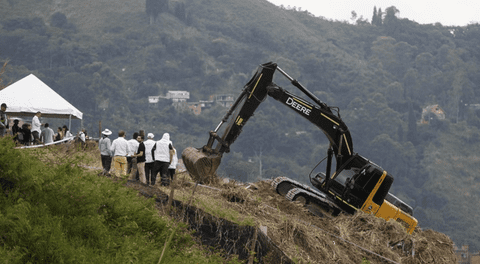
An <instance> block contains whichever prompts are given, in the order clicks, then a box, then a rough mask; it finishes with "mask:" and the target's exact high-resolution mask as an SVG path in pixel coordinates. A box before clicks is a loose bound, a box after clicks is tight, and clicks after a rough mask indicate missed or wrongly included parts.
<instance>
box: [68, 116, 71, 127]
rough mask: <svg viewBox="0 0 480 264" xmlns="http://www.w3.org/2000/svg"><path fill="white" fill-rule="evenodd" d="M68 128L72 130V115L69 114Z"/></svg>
mask: <svg viewBox="0 0 480 264" xmlns="http://www.w3.org/2000/svg"><path fill="white" fill-rule="evenodd" d="M68 129H70V131H72V115H69V116H68Z"/></svg>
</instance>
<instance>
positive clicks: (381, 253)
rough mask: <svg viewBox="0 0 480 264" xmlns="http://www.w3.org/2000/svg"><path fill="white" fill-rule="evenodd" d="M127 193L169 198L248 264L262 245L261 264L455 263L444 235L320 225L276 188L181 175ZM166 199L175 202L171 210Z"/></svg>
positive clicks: (337, 222) (206, 239)
mask: <svg viewBox="0 0 480 264" xmlns="http://www.w3.org/2000/svg"><path fill="white" fill-rule="evenodd" d="M127 186H128V187H131V188H135V189H137V190H138V191H139V192H140V193H141V194H143V195H146V196H156V197H165V199H163V203H162V199H158V202H159V205H160V206H159V209H160V210H161V211H163V212H172V213H171V216H172V217H174V218H177V219H178V220H179V221H183V220H186V219H189V221H188V222H189V225H190V227H191V228H193V229H194V230H195V231H197V234H198V236H199V237H200V238H201V241H202V243H205V244H207V245H210V246H221V247H223V249H224V250H225V252H230V253H232V254H238V255H240V258H241V259H242V258H243V259H244V258H246V257H247V256H248V251H249V250H250V252H251V251H253V250H252V244H253V243H252V242H253V241H255V242H256V248H255V254H256V257H257V260H259V261H261V262H262V263H278V261H279V260H278V259H277V261H274V262H271V258H272V256H275V257H277V258H278V257H281V256H285V258H284V259H283V261H282V263H291V262H290V261H294V262H295V263H362V261H365V260H368V261H370V263H432V262H435V263H455V262H456V256H455V252H454V249H453V242H452V241H451V239H450V238H449V237H448V236H446V235H444V234H441V233H438V232H435V231H432V230H422V229H421V227H419V228H417V229H416V230H415V232H414V233H413V234H412V235H409V234H407V233H406V232H405V229H404V228H403V227H402V226H401V225H400V224H398V223H397V222H395V221H388V222H387V221H385V220H383V219H379V218H376V217H373V216H371V215H366V214H364V213H361V212H360V213H358V214H356V215H354V216H350V215H341V216H339V217H325V218H320V217H317V216H314V215H312V214H311V213H310V212H308V211H307V210H306V209H305V208H304V207H303V206H301V205H299V204H296V203H291V202H288V201H287V200H286V199H284V198H283V197H281V196H280V195H278V194H277V193H276V192H275V190H273V188H272V187H271V185H270V182H269V181H261V182H257V183H254V184H242V183H237V182H231V181H230V182H229V181H227V180H220V181H219V182H218V183H215V184H213V185H210V186H207V185H200V186H198V187H197V188H195V184H194V183H193V182H192V181H191V178H190V176H189V175H188V173H187V172H185V171H184V172H180V173H178V174H177V180H176V182H175V184H174V185H172V186H171V187H147V186H144V185H142V184H140V183H138V182H129V183H127ZM167 194H168V195H170V197H173V199H174V200H175V202H173V203H172V204H173V205H174V206H173V210H172V211H170V209H169V207H168V202H167V198H166V196H167ZM161 204H165V205H167V206H166V207H165V206H164V205H161ZM185 208H188V210H185ZM186 212H187V213H186ZM187 216H188V217H187ZM232 234H235V235H237V237H235V236H233V238H232V236H231V235H232ZM265 241H268V242H270V243H265ZM262 243H264V244H262ZM262 246H263V248H262ZM266 247H267V248H266ZM282 252H283V253H282ZM283 254H284V255H283Z"/></svg>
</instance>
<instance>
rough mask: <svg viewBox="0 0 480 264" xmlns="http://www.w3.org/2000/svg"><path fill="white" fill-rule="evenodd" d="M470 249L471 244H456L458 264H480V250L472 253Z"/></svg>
mask: <svg viewBox="0 0 480 264" xmlns="http://www.w3.org/2000/svg"><path fill="white" fill-rule="evenodd" d="M469 249H470V247H469V245H463V246H462V247H461V248H457V247H456V246H455V254H456V255H457V259H458V262H457V263H458V264H480V254H479V253H478V252H477V253H470V250H469Z"/></svg>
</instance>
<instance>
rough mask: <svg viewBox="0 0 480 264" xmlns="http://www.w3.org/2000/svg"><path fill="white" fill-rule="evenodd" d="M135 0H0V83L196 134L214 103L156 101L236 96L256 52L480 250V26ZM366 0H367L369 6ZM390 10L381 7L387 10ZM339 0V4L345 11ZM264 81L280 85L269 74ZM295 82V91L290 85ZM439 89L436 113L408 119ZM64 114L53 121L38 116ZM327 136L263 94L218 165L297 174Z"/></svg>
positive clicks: (224, 169) (240, 176)
mask: <svg viewBox="0 0 480 264" xmlns="http://www.w3.org/2000/svg"><path fill="white" fill-rule="evenodd" d="M146 2H147V1H146V0H145V1H132V0H103V1H90V0H88V1H73V0H41V1H37V0H22V1H12V0H0V5H1V6H2V8H0V63H1V65H3V63H4V62H5V61H8V64H7V68H6V70H5V73H4V75H3V78H4V82H3V83H4V84H8V83H10V82H14V81H16V80H18V79H20V78H23V77H24V76H26V75H27V74H29V73H34V74H35V75H37V76H38V77H39V78H40V79H41V80H42V81H44V82H45V83H47V84H48V85H49V86H50V87H52V88H53V89H54V90H55V91H56V92H58V93H59V94H60V95H61V96H63V97H64V98H65V99H67V100H68V101H70V102H71V103H72V104H73V105H74V106H76V107H77V108H79V109H80V110H81V111H83V113H84V120H82V122H74V123H73V127H72V128H71V130H72V131H74V132H76V131H79V130H80V128H81V127H82V126H83V127H85V128H86V129H87V131H88V133H89V135H91V136H94V137H96V136H98V134H97V131H98V130H99V127H98V126H99V121H101V124H102V127H103V128H109V129H111V130H112V131H118V130H120V129H123V130H126V131H127V138H130V137H131V135H132V133H133V132H134V131H138V130H140V129H143V130H145V131H147V132H152V133H154V134H155V135H157V137H158V136H159V135H161V134H162V133H164V132H169V133H170V134H171V135H172V140H173V141H174V143H175V145H176V148H177V149H178V150H179V151H181V150H183V149H184V148H186V147H190V146H193V147H201V146H203V145H204V144H205V143H206V140H207V138H208V131H210V130H212V129H213V128H215V126H216V125H217V124H218V123H219V122H220V120H221V118H222V117H223V115H224V114H225V112H226V111H227V109H226V108H224V107H221V106H215V107H212V108H205V109H202V114H201V115H199V116H196V115H193V114H192V113H190V112H189V111H181V110H178V107H175V106H173V105H172V104H171V102H170V101H166V100H165V101H161V102H160V103H158V104H157V105H152V104H149V103H148V100H147V98H148V96H151V95H164V94H165V93H166V92H167V91H169V90H182V91H188V92H189V93H190V99H189V102H198V101H200V100H206V99H208V98H209V97H210V96H211V95H214V94H223V93H228V94H234V95H237V94H238V93H239V92H240V91H241V88H242V87H243V85H244V84H245V83H246V82H247V81H248V80H249V79H250V77H251V74H252V72H253V71H254V70H255V69H256V67H257V66H258V65H259V64H261V63H265V62H268V61H274V62H277V63H278V64H279V66H280V67H281V68H282V69H284V70H285V71H287V73H289V74H290V75H291V76H292V77H293V78H295V79H297V80H299V81H300V82H301V83H302V84H303V85H304V86H306V87H307V88H308V89H309V90H310V91H312V92H313V93H314V94H315V95H316V96H318V97H319V98H320V100H322V101H324V102H325V103H327V104H328V105H329V106H332V107H339V109H340V110H341V111H340V113H341V117H342V118H343V120H344V121H345V123H346V124H347V125H348V128H349V130H350V132H351V134H352V137H353V142H354V152H358V153H360V154H361V155H363V156H365V157H367V158H368V159H370V160H372V161H373V162H375V163H377V164H379V165H380V166H382V167H383V168H384V169H385V170H387V171H388V172H390V173H391V174H392V175H393V176H394V177H395V182H394V183H393V186H392V189H391V190H392V192H393V193H394V194H395V195H396V196H398V197H399V198H401V199H402V200H404V201H406V202H407V203H408V204H410V205H411V206H412V207H414V214H415V216H416V217H417V218H418V220H419V221H420V225H421V226H422V227H423V228H426V229H427V228H428V229H433V230H435V231H437V232H442V233H445V234H447V235H448V236H449V237H451V238H452V240H453V241H455V243H456V245H457V246H461V245H463V244H468V245H470V249H472V250H474V251H476V250H479V249H480V242H479V241H480V239H479V238H478V233H479V230H480V224H479V223H478V221H476V219H477V217H476V216H477V215H478V214H479V209H478V206H477V205H478V197H479V195H480V194H479V193H478V190H477V189H478V188H477V187H478V186H477V185H478V184H477V182H478V168H479V167H480V165H479V162H480V161H479V160H478V159H476V158H475V155H473V154H472V153H476V151H477V150H476V143H477V141H476V138H478V135H480V132H479V130H478V129H479V128H480V111H479V110H478V109H477V107H476V105H477V104H478V103H479V102H480V77H479V76H480V74H479V72H480V50H479V46H478V43H479V41H480V26H479V25H478V24H472V25H468V26H466V27H455V28H452V27H444V26H442V25H441V24H438V23H437V24H434V25H420V24H418V23H415V22H413V21H410V20H408V19H398V18H397V17H396V16H395V13H393V15H392V13H391V12H390V13H389V12H387V9H388V8H384V10H385V11H386V15H385V16H384V18H383V21H380V23H379V24H375V25H372V24H371V23H369V22H368V21H363V22H362V21H357V23H356V24H355V25H353V24H348V23H342V22H337V21H328V20H325V19H322V18H319V17H314V16H312V15H311V14H309V13H308V12H305V11H296V10H287V9H282V8H279V7H276V6H274V5H273V4H270V3H269V2H267V1H257V0H246V1H233V0H201V1H191V0H184V1H180V0H178V1H173V0H170V1H165V2H168V8H164V9H163V10H161V12H159V14H158V16H157V17H156V19H155V20H154V21H153V23H150V22H152V20H151V17H149V15H148V14H147V13H146ZM372 10H373V7H372ZM388 10H392V9H388ZM350 11H351V10H347V12H350ZM274 82H275V83H277V84H278V85H280V86H282V87H285V88H287V89H291V88H292V86H291V84H290V83H289V82H288V81H287V80H286V79H285V78H283V77H282V76H281V75H280V74H278V75H276V76H275V79H274ZM292 91H293V92H294V93H300V92H298V91H296V90H295V89H292ZM433 104H438V105H439V106H440V107H441V108H442V109H443V110H444V111H445V113H446V119H445V120H432V121H431V123H430V124H428V125H425V124H420V123H419V120H420V118H421V113H422V108H424V107H426V106H428V105H433ZM45 121H47V122H49V123H51V124H52V125H53V126H62V125H64V123H65V120H44V122H45ZM328 144H329V142H328V140H327V139H326V138H325V135H323V133H322V131H320V130H319V129H318V128H316V127H315V126H313V125H312V124H311V123H310V122H308V121H306V120H300V119H299V118H298V115H296V113H295V112H292V111H289V110H286V109H285V108H283V106H281V105H279V104H277V103H276V102H274V101H273V100H270V99H268V100H266V101H265V102H264V103H263V104H262V105H261V106H260V107H259V109H258V111H257V112H256V113H255V116H254V117H253V118H252V119H251V120H250V121H249V123H248V125H246V126H245V127H244V130H243V133H242V135H240V136H239V138H238V140H237V141H236V142H235V144H233V145H232V147H231V152H230V153H229V154H228V155H225V157H224V160H223V161H222V165H221V166H220V168H219V175H221V176H222V177H226V178H232V179H235V180H237V181H239V182H257V181H263V180H266V179H271V178H274V177H276V176H279V175H288V176H289V177H291V178H294V179H296V180H298V181H300V182H303V183H307V184H308V175H309V173H317V172H318V170H320V171H321V170H323V168H317V171H315V172H313V171H312V168H314V167H315V165H316V164H317V163H318V161H319V160H321V159H322V158H323V157H324V156H325V154H326V151H327V149H328V146H329V145H328Z"/></svg>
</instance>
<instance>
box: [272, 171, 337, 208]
mask: <svg viewBox="0 0 480 264" xmlns="http://www.w3.org/2000/svg"><path fill="white" fill-rule="evenodd" d="M272 187H273V188H275V190H276V191H277V193H278V194H280V195H282V196H284V197H285V198H286V199H287V200H289V201H292V202H300V203H302V204H303V205H304V206H305V208H307V209H308V210H309V211H310V212H311V213H312V214H314V215H316V216H320V217H324V216H326V215H333V216H336V215H338V214H339V213H340V212H342V211H343V210H342V209H341V208H340V207H339V206H338V205H337V204H336V203H335V202H334V201H333V200H331V199H330V198H329V197H328V196H327V195H325V194H324V193H322V192H319V191H317V190H314V189H313V188H311V187H309V186H307V185H305V184H303V183H300V182H297V181H295V180H292V179H290V178H287V177H283V176H282V177H277V178H275V179H274V180H273V181H272Z"/></svg>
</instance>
